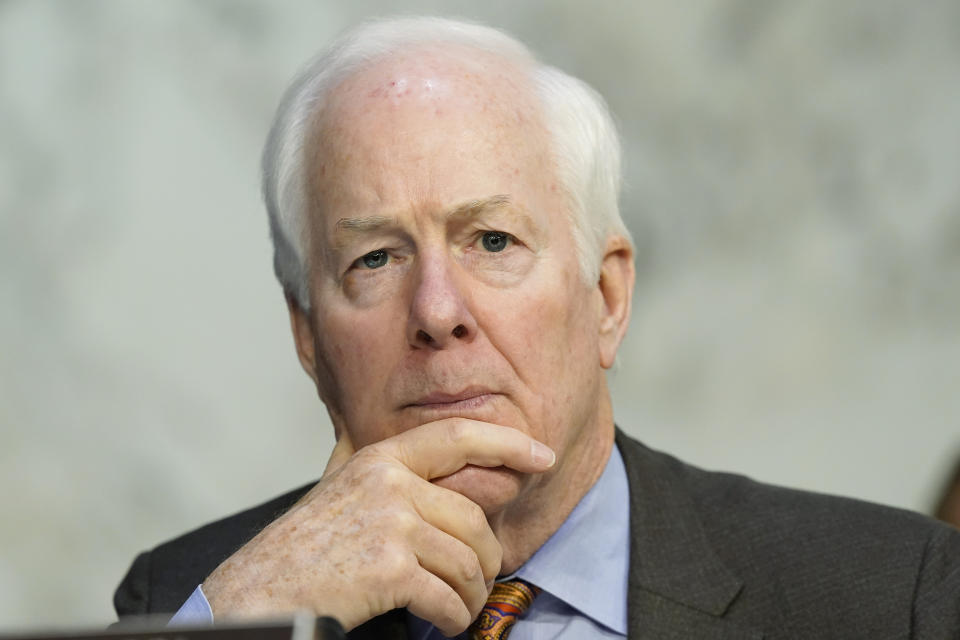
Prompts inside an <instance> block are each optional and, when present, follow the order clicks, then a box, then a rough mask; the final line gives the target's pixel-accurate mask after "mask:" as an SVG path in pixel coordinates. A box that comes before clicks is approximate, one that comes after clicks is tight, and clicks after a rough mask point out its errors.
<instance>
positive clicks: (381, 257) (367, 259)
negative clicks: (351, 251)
mask: <svg viewBox="0 0 960 640" xmlns="http://www.w3.org/2000/svg"><path fill="white" fill-rule="evenodd" d="M387 258H388V256H387V252H386V251H384V250H383V249H377V250H376V251H371V252H370V253H368V254H367V255H365V256H363V257H362V258H360V261H361V262H363V266H365V267H366V268H367V269H379V268H380V267H382V266H383V265H385V264H387Z"/></svg>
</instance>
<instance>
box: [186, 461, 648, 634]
mask: <svg viewBox="0 0 960 640" xmlns="http://www.w3.org/2000/svg"><path fill="white" fill-rule="evenodd" d="M629 496H630V494H629V487H628V485H627V472H626V470H625V469H624V467H623V458H622V457H621V456H620V451H619V450H618V449H617V447H616V446H614V447H613V451H612V452H611V454H610V459H609V460H608V461H607V465H606V467H604V470H603V473H602V474H601V476H600V478H599V479H598V480H597V482H596V483H595V484H594V485H593V487H591V488H590V490H589V491H588V492H587V494H586V495H585V496H583V498H582V499H581V500H580V502H579V503H577V506H576V507H574V509H573V511H572V512H571V513H570V515H569V516H568V517H567V519H566V520H565V521H564V523H563V524H562V525H561V526H560V528H559V529H557V531H556V532H554V534H553V535H552V536H550V538H549V539H548V540H547V542H546V543H545V544H544V545H543V546H542V547H540V548H539V549H538V550H537V552H536V553H535V554H533V556H532V557H531V558H530V559H529V560H528V561H527V562H526V563H525V564H524V565H523V566H522V567H520V569H518V570H517V571H516V572H515V573H513V574H511V575H509V576H506V577H504V578H503V580H509V579H512V578H522V579H523V580H526V581H527V582H530V583H532V584H535V585H536V586H538V587H540V588H541V589H542V590H543V591H542V592H541V593H540V595H538V596H537V597H536V599H535V600H534V601H533V604H532V605H531V606H530V609H529V610H528V611H527V613H526V615H524V617H523V618H521V619H520V620H519V621H518V622H517V623H516V625H515V626H514V627H513V631H512V632H511V633H510V640H547V639H552V640H563V639H574V638H580V639H582V638H625V637H626V636H627V575H628V572H629V567H630V513H629V504H630V501H629ZM212 622H213V612H212V611H211V610H210V605H209V603H207V599H206V597H205V596H204V595H203V589H202V588H201V587H199V586H198V587H197V588H196V590H195V591H194V592H193V594H191V596H190V598H188V599H187V601H186V603H184V605H183V606H182V607H181V608H180V610H179V611H178V612H177V613H176V615H175V616H174V617H173V618H172V619H171V620H170V624H171V625H176V624H210V623H212ZM407 625H408V629H409V631H410V640H440V639H441V638H445V637H446V636H444V635H443V634H441V633H440V632H439V631H437V629H436V628H435V627H434V626H433V625H432V624H430V623H429V622H427V621H425V620H421V619H420V618H417V617H416V616H414V615H412V614H410V615H408V617H407ZM461 637H466V636H461Z"/></svg>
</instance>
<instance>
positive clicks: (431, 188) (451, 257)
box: [204, 48, 632, 635]
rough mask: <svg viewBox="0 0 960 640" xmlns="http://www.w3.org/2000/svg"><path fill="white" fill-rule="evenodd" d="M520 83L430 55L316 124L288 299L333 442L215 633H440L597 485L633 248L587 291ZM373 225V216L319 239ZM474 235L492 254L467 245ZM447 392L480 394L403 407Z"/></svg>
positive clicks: (395, 64) (400, 65)
mask: <svg viewBox="0 0 960 640" xmlns="http://www.w3.org/2000/svg"><path fill="white" fill-rule="evenodd" d="M524 82H525V80H524V78H523V77H522V72H521V71H519V70H518V69H516V68H513V67H512V66H511V65H510V64H509V63H505V62H504V61H503V60H501V59H497V58H494V57H492V56H490V55H489V54H485V53H478V52H476V51H460V52H456V51H454V52H451V50H450V48H446V49H444V50H443V51H438V50H432V49H429V48H426V49H422V50H415V51H412V52H410V53H409V54H406V55H395V56H391V57H390V58H389V59H388V60H386V61H381V62H378V63H376V64H374V65H373V66H372V67H371V68H369V69H367V70H365V71H361V72H359V73H357V74H356V75H354V76H352V77H350V78H348V79H347V80H345V81H344V82H343V83H342V84H341V85H340V86H339V87H337V89H336V90H335V91H334V93H333V96H332V99H331V100H330V101H329V102H328V103H327V104H326V106H325V109H324V111H323V113H321V114H319V115H318V117H317V120H316V122H315V132H316V133H315V135H314V136H313V137H312V139H311V141H310V143H311V144H312V145H313V147H312V148H311V152H310V153H309V154H308V157H309V158H310V159H311V163H310V164H309V165H308V168H309V169H310V173H311V175H312V176H313V179H312V181H311V185H310V189H311V194H310V200H311V201H313V202H317V203H318V204H319V207H318V211H316V212H315V214H314V217H313V219H312V220H311V225H310V237H309V248H310V257H311V260H310V262H311V270H312V274H313V277H312V281H311V290H310V294H311V301H312V305H311V306H312V311H311V313H310V314H309V315H308V314H306V313H304V312H303V311H302V310H300V309H299V308H297V307H296V306H295V305H294V304H291V322H292V326H293V330H294V337H295V339H296V344H297V350H298V354H299V355H300V358H301V362H302V364H303V366H304V368H305V370H306V371H307V373H308V374H309V375H310V376H311V377H312V378H313V380H314V381H315V383H316V386H317V390H318V393H319V395H320V397H321V398H322V400H323V401H324V403H325V404H326V406H327V409H328V411H329V413H330V416H331V419H332V421H333V424H334V428H335V430H336V432H337V436H338V444H337V447H336V449H335V450H334V453H333V455H332V456H331V460H330V462H329V463H328V467H327V470H326V472H325V473H324V477H323V479H322V480H321V481H320V482H319V483H318V484H317V485H316V486H315V487H314V488H313V489H312V490H311V491H310V492H309V493H308V494H307V496H305V497H304V499H302V500H301V501H300V502H299V503H298V504H297V505H295V507H294V508H293V509H292V510H291V511H290V512H288V513H287V514H284V515H283V516H282V517H281V518H279V519H278V520H277V521H275V522H274V523H272V524H271V525H270V526H269V527H267V528H266V529H265V530H264V531H263V532H262V533H261V534H260V535H258V536H257V537H256V538H254V540H252V541H251V542H250V543H248V545H246V546H245V547H244V548H243V549H241V550H240V551H238V552H237V554H235V555H234V556H232V557H231V558H230V559H228V560H227V561H226V562H224V564H222V565H221V566H220V567H219V568H218V569H217V570H216V571H215V572H214V573H213V574H211V576H210V577H208V579H207V580H206V581H205V582H204V591H205V592H206V593H207V596H208V599H209V600H210V603H211V606H212V608H213V610H214V613H215V616H216V617H217V618H218V619H219V618H220V617H221V615H237V614H243V615H253V614H277V613H281V612H289V611H293V610H296V609H297V608H301V607H308V608H311V609H313V610H314V611H316V612H317V613H322V614H328V615H334V616H335V617H337V618H338V619H340V620H341V622H342V623H343V624H344V626H345V627H346V628H348V629H349V628H352V627H354V626H356V625H357V624H360V623H362V622H364V621H365V620H368V619H369V618H371V617H373V616H375V615H377V614H379V613H383V612H385V611H388V610H390V609H393V608H397V607H407V608H408V609H409V610H410V611H411V612H413V613H414V614H416V615H419V616H421V617H424V618H426V619H428V620H430V621H432V622H434V624H436V625H437V626H438V628H440V629H441V630H442V631H443V632H444V633H447V634H449V635H453V634H455V633H459V632H460V631H462V630H463V629H465V628H466V626H467V624H469V622H470V620H472V619H473V617H475V616H476V615H477V613H478V612H479V610H480V608H481V607H482V605H483V602H484V600H485V598H486V594H487V592H488V590H487V588H486V584H487V583H489V582H490V581H491V580H492V579H493V578H494V577H495V576H496V575H497V574H498V573H507V572H511V571H513V570H515V569H516V568H517V567H518V566H520V564H522V563H523V562H524V561H525V560H527V559H528V558H529V557H530V555H531V554H532V553H533V552H534V551H535V550H536V549H537V548H539V547H540V546H541V545H542V544H543V542H544V541H545V540H546V539H547V537H549V535H550V534H552V533H553V532H554V531H555V530H556V529H557V527H559V525H560V524H561V523H562V521H563V520H564V519H565V518H566V517H567V515H568V514H569V512H570V511H571V510H572V509H573V507H574V506H575V504H576V503H577V501H579V499H580V498H581V497H582V496H583V494H584V493H585V492H586V490H587V489H588V488H589V487H590V486H592V484H593V483H594V482H595V480H596V478H597V477H598V476H599V474H600V473H601V471H602V469H603V465H604V463H605V461H606V459H607V457H608V456H609V453H610V449H611V447H612V443H613V418H612V410H611V407H610V398H609V392H608V390H607V387H606V380H605V377H604V374H603V368H605V367H608V366H610V364H612V361H613V357H614V354H615V352H616V348H617V346H618V344H619V341H620V339H621V337H622V335H623V331H624V330H625V327H626V324H627V322H628V318H629V289H630V288H632V262H631V260H630V258H631V254H630V252H629V248H628V247H627V245H626V244H625V243H624V242H620V243H619V244H618V243H616V242H614V243H613V244H611V245H610V246H612V247H614V249H616V250H615V251H610V252H608V254H607V255H606V256H605V257H604V270H603V273H604V274H610V278H609V281H610V282H614V283H615V285H609V284H608V285H605V286H602V285H603V283H604V282H607V280H604V279H602V280H601V284H597V285H586V284H584V283H583V281H582V278H581V277H580V272H579V265H578V263H577V259H576V251H575V249H574V243H573V238H572V234H571V231H570V228H569V222H568V215H567V213H566V208H565V207H566V204H565V201H564V200H563V199H562V197H561V196H560V194H559V192H558V189H557V188H556V184H555V178H554V176H553V174H552V171H551V170H550V167H551V166H552V157H551V154H550V148H549V144H548V138H547V135H546V132H545V130H544V128H543V126H542V124H541V116H540V111H539V106H538V104H537V101H536V99H535V98H534V96H532V95H531V94H530V92H529V90H528V89H526V88H525V85H524ZM501 194H502V195H504V196H506V202H508V204H507V205H504V206H502V207H499V208H496V209H495V210H494V209H491V210H489V211H487V210H484V211H483V212H482V213H480V214H479V215H478V216H477V217H476V218H464V219H460V218H456V217H451V216H449V215H448V214H449V212H450V211H451V209H452V208H455V207H457V206H458V205H461V204H463V203H465V202H472V201H477V200H481V199H485V198H490V197H492V196H496V195H501ZM365 217H366V218H365ZM369 217H376V218H377V219H379V220H386V221H387V222H386V223H384V224H383V225H381V226H380V227H377V230H376V231H366V232H364V233H360V234H356V235H349V234H348V235H344V234H343V232H342V229H340V228H339V227H338V224H339V221H341V220H343V219H346V218H360V219H369ZM491 231H492V232H498V233H505V234H507V237H508V238H509V240H508V241H507V243H506V245H505V247H504V248H503V249H502V251H490V250H488V249H486V248H485V245H484V244H483V243H482V242H481V241H480V240H481V238H482V237H484V234H486V233H488V232H491ZM617 247H619V249H617ZM378 251H383V252H384V254H385V256H386V257H385V260H384V261H383V262H382V264H381V263H380V262H377V261H374V262H376V265H377V266H375V268H369V267H367V266H366V262H365V261H364V259H363V258H364V256H365V255H373V254H371V252H378ZM377 255H379V254H377ZM611 256H612V257H611ZM608 263H609V265H613V266H612V267H610V268H609V269H608ZM618 270H619V271H618ZM617 274H619V275H617ZM606 277H607V276H606V275H605V276H604V278H606ZM618 278H619V279H618ZM611 287H612V289H611ZM611 291H612V294H611ZM611 300H612V301H613V302H612V303H611ZM464 389H480V392H478V393H481V396H478V397H479V399H476V401H471V402H465V403H464V404H462V405H460V404H458V405H456V408H454V409H449V410H448V409H445V408H444V407H445V406H446V405H443V403H441V404H440V405H439V406H438V405H436V404H435V401H433V400H430V401H422V402H421V400H423V398H425V397H427V396H429V395H430V394H435V393H445V394H457V393H459V392H461V391H463V390H464ZM537 442H539V443H543V444H545V445H547V446H548V447H549V448H550V450H552V452H553V453H555V454H556V463H555V464H552V466H551V460H549V459H547V458H546V457H545V456H546V455H547V454H543V453H541V455H540V456H534V455H533V452H534V451H535V448H536V447H535V445H536V443H537ZM550 455H552V453H551V454H550ZM278 549H280V550H283V551H282V552H278V551H277V550H278ZM275 576H286V578H284V579H283V580H281V581H280V583H279V584H278V582H277V581H276V580H275V579H274V577H275ZM331 576H339V577H340V579H339V580H337V579H333V578H332V577H331Z"/></svg>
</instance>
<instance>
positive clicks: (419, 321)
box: [407, 254, 477, 349]
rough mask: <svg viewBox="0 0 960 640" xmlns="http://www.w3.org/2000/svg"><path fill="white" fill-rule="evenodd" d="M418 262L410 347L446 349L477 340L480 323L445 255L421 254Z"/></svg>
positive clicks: (409, 337)
mask: <svg viewBox="0 0 960 640" xmlns="http://www.w3.org/2000/svg"><path fill="white" fill-rule="evenodd" d="M418 261H419V264H418V265H417V266H418V269H417V281H416V284H415V287H416V288H415V289H414V292H413V298H412V300H411V302H410V316H409V319H408V324H407V340H408V341H409V343H410V345H411V346H413V347H416V348H429V349H444V348H447V347H449V346H451V345H453V344H455V343H457V342H460V341H462V342H470V341H471V340H473V337H474V335H476V332H477V323H476V320H475V319H474V317H473V315H472V314H471V313H470V309H469V305H468V296H469V292H468V291H466V290H465V289H464V285H463V283H461V282H458V281H457V277H456V276H457V275H458V274H456V273H455V271H454V266H453V265H452V264H450V262H449V259H448V258H447V257H446V256H443V255H434V256H430V255H424V254H421V255H420V256H418Z"/></svg>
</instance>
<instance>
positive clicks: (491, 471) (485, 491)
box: [432, 465, 524, 517]
mask: <svg viewBox="0 0 960 640" xmlns="http://www.w3.org/2000/svg"><path fill="white" fill-rule="evenodd" d="M432 482H433V483H434V484H435V485H437V486H440V487H443V488H444V489H450V490H451V491H456V492H457V493H459V494H460V495H462V496H464V497H465V498H468V499H469V500H472V501H473V502H476V503H477V504H478V505H480V508H481V509H483V512H484V513H485V514H487V516H488V517H489V516H491V515H493V514H495V513H498V512H500V511H502V510H503V509H504V508H505V507H506V506H507V505H509V504H510V503H511V502H513V501H514V500H515V499H516V498H517V497H518V496H519V495H520V491H521V489H522V488H523V484H524V474H522V473H520V472H518V471H514V470H513V469H508V468H506V467H477V466H474V465H467V466H466V467H464V468H463V469H460V470H459V471H457V472H455V473H452V474H450V475H449V476H444V477H443V478H438V479H436V480H433V481H432Z"/></svg>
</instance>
